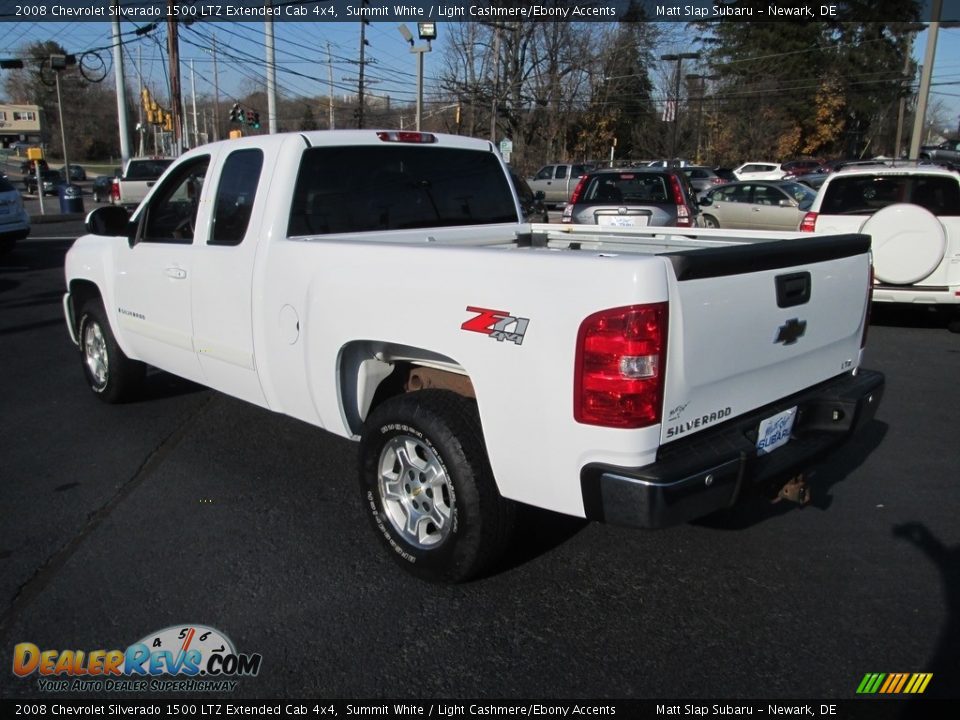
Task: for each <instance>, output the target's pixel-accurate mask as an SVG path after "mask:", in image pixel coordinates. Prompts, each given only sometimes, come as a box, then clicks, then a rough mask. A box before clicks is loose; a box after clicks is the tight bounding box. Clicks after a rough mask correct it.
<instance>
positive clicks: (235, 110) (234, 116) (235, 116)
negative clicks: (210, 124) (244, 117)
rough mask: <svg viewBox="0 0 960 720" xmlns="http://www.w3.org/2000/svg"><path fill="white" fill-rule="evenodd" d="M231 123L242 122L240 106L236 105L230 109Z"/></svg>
mask: <svg viewBox="0 0 960 720" xmlns="http://www.w3.org/2000/svg"><path fill="white" fill-rule="evenodd" d="M230 122H240V105H239V104H238V103H234V104H233V107H232V108H230Z"/></svg>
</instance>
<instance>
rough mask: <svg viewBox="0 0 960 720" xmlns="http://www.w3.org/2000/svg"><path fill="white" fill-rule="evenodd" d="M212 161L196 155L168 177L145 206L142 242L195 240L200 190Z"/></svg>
mask: <svg viewBox="0 0 960 720" xmlns="http://www.w3.org/2000/svg"><path fill="white" fill-rule="evenodd" d="M209 164H210V158H209V156H206V155H204V156H202V157H198V158H194V159H193V160H189V161H187V162H184V163H183V164H182V165H180V166H178V167H177V168H176V169H175V170H174V171H173V173H172V174H171V175H169V176H168V177H167V178H166V180H164V182H163V185H161V186H160V187H159V188H158V189H157V191H156V193H154V195H153V197H152V198H151V200H150V204H149V205H148V206H147V207H146V208H144V213H143V217H142V219H141V222H140V232H139V237H138V239H139V240H140V242H151V243H177V244H183V245H189V244H190V243H192V242H193V233H194V228H195V226H196V222H197V210H198V209H199V207H200V193H201V191H202V190H203V180H204V178H205V177H206V174H207V166H208V165H209Z"/></svg>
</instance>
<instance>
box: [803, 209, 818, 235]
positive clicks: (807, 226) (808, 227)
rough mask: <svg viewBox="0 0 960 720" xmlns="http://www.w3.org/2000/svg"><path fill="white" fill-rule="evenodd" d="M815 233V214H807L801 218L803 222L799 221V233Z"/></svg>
mask: <svg viewBox="0 0 960 720" xmlns="http://www.w3.org/2000/svg"><path fill="white" fill-rule="evenodd" d="M816 231H817V213H815V212H808V213H807V214H806V215H804V216H803V220H801V221H800V232H816Z"/></svg>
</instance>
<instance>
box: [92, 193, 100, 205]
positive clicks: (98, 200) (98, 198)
mask: <svg viewBox="0 0 960 720" xmlns="http://www.w3.org/2000/svg"><path fill="white" fill-rule="evenodd" d="M93 201H94V202H95V203H98V202H100V191H99V190H94V191H93Z"/></svg>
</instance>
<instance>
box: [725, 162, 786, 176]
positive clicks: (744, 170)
mask: <svg viewBox="0 0 960 720" xmlns="http://www.w3.org/2000/svg"><path fill="white" fill-rule="evenodd" d="M733 174H734V176H735V177H736V178H737V180H782V179H783V176H784V175H786V174H787V173H786V172H784V170H783V169H782V168H781V167H780V163H769V162H748V163H744V164H743V165H741V166H740V167H738V168H735V169H734V171H733Z"/></svg>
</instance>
